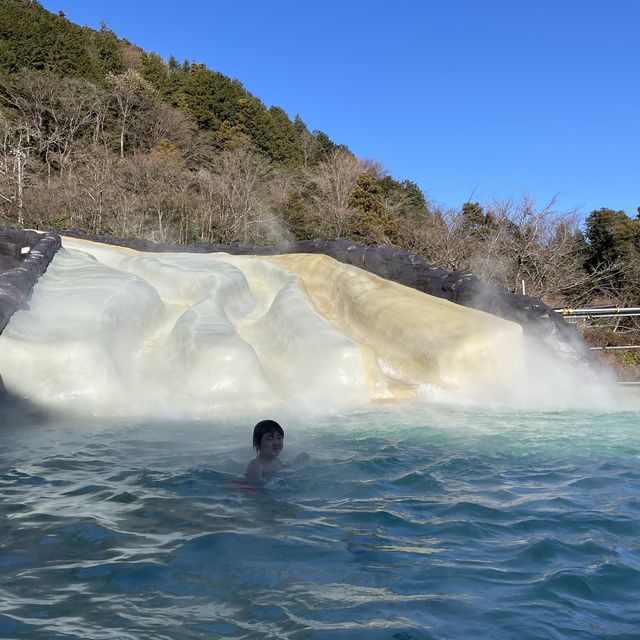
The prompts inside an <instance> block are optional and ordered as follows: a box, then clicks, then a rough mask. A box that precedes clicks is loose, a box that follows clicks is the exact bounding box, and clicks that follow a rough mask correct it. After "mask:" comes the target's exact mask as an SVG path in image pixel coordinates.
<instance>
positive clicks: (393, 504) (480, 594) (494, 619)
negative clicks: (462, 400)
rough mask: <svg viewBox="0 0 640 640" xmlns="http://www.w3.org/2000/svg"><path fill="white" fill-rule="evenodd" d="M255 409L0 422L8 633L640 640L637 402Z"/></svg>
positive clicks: (130, 637) (34, 639)
mask: <svg viewBox="0 0 640 640" xmlns="http://www.w3.org/2000/svg"><path fill="white" fill-rule="evenodd" d="M263 417H271V416H259V418H263ZM275 417H277V416H275ZM253 421H255V420H250V419H240V418H235V419H233V420H229V421H225V420H220V421H219V422H218V423H204V422H190V423H158V422H156V423H130V422H127V421H119V422H104V421H102V422H98V421H95V420H83V421H80V420H78V419H69V418H63V417H59V418H49V419H47V420H39V419H37V418H31V419H30V420H26V421H25V420H21V419H18V418H15V419H12V420H10V421H9V424H4V425H3V426H2V427H1V428H0V429H1V431H0V433H1V435H2V442H3V447H2V450H1V451H0V499H1V500H0V527H1V528H0V637H2V638H7V639H13V638H16V639H21V638H29V639H30V640H40V639H42V640H44V639H46V640H58V639H60V640H62V639H65V640H66V639H76V638H77V639H94V638H95V639H112V638H113V639H123V640H134V639H135V640H138V639H140V640H142V639H144V640H147V639H154V640H156V639H165V638H166V639H167V640H180V639H183V638H194V639H195V638H207V639H209V638H247V639H248V638H265V639H266V638H273V639H275V638H295V639H306V638H309V639H314V640H321V639H322V640H323V639H329V638H356V639H357V638H363V639H364V638H367V639H368V638H376V639H378V638H390V639H396V640H410V639H427V638H438V639H447V640H455V639H458V638H492V639H502V638H509V639H511V638H514V639H518V640H523V639H527V638H531V639H533V638H535V639H540V638H554V639H555V638H567V639H576V638H599V639H600V638H616V639H622V638H636V639H637V638H640V606H639V604H638V603H639V602H640V435H639V425H640V413H638V412H611V413H605V412H602V413H596V412H587V411H584V412H579V411H576V412H524V411H509V410H489V409H478V408H466V409H455V408H451V407H447V406H433V405H431V406H428V405H417V404H416V405H410V406H407V407H405V408H403V409H398V408H397V407H382V408H379V409H375V410H371V411H362V412H356V413H351V414H347V415H337V416H331V417H325V418H322V419H317V418H316V419H313V420H308V421H303V420H301V419H297V420H296V419H289V420H283V426H285V429H286V440H285V452H284V454H283V457H284V458H285V459H286V458H287V457H289V458H290V459H292V458H293V457H294V455H295V454H296V453H297V452H298V451H300V450H305V451H307V452H308V453H310V455H311V457H312V462H311V463H310V464H309V465H307V466H306V467H304V468H301V469H290V470H288V471H286V472H285V473H284V474H283V475H282V476H281V477H280V478H278V479H277V480H276V482H274V485H273V486H271V487H269V488H268V489H267V490H265V491H264V492H261V493H256V494H253V493H247V492H244V491H242V490H240V489H238V488H237V487H236V486H235V485H234V482H233V481H234V479H235V478H236V477H237V476H238V475H239V474H241V473H242V471H243V470H244V467H245V465H246V463H247V461H248V460H249V458H250V457H251V455H252V453H251V450H250V438H251V429H252V422H253Z"/></svg>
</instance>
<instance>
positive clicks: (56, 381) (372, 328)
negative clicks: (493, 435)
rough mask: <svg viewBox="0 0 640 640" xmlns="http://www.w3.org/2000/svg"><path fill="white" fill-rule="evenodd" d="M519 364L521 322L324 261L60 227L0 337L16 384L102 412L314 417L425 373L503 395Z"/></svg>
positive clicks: (411, 387)
mask: <svg viewBox="0 0 640 640" xmlns="http://www.w3.org/2000/svg"><path fill="white" fill-rule="evenodd" d="M521 371H522V336H521V330H520V327H518V326H517V325H515V324H512V323H510V322H507V321H504V320H501V319H499V318H495V317H493V316H490V315H488V314H484V313H482V312H478V311H474V310H470V309H465V308H463V307H460V306H458V305H454V304H451V303H449V302H446V301H443V300H440V299H438V298H434V297H431V296H428V295H425V294H423V293H420V292H417V291H414V290H412V289H409V288H407V287H404V286H402V285H398V284H395V283H392V282H389V281H386V280H383V279H381V278H379V277H377V276H374V275H372V274H369V273H366V272H364V271H362V270H359V269H357V268H355V267H349V266H346V265H342V264H341V263H338V262H336V261H335V260H333V259H331V258H329V257H327V256H318V255H313V256H311V255H303V254H296V255H287V256H275V257H269V258H265V257H257V256H230V255H227V254H217V253H216V254H190V253H157V254H150V253H142V252H137V251H134V250H131V249H125V248H120V247H113V246H109V245H101V244H98V243H92V242H88V241H82V240H76V239H70V238H64V239H63V249H62V250H61V251H60V252H59V253H58V255H57V256H56V257H55V258H54V260H53V262H52V263H51V265H50V267H49V269H48V271H47V272H46V273H45V275H44V276H43V277H41V278H40V280H39V282H38V283H37V284H36V286H35V288H34V291H33V295H32V298H31V301H30V309H29V310H24V311H19V312H17V313H16V314H15V315H14V317H13V318H12V320H11V321H10V323H9V325H8V326H7V328H6V329H5V331H4V332H3V334H2V335H1V336H0V372H2V375H3V378H4V380H5V384H6V386H7V388H8V389H9V390H10V391H12V392H14V393H16V394H18V395H21V396H24V397H28V398H30V399H31V400H32V401H34V402H36V403H38V404H41V405H44V406H48V407H59V408H64V409H68V410H75V411H78V412H81V413H93V414H98V415H115V416H119V415H143V416H147V415H148V416H152V415H162V416H174V417H182V416H190V417H207V416H213V415H217V416H219V415H220V414H221V413H223V412H230V411H233V412H242V413H244V412H248V413H260V415H264V414H266V412H268V411H271V412H273V411H279V410H281V409H282V407H286V408H287V411H288V412H291V411H304V412H307V413H318V412H321V413H324V412H330V411H339V410H343V409H345V408H349V407H354V406H362V405H363V404H366V403H368V402H370V401H376V400H384V399H387V400H393V399H399V398H406V397H407V396H415V395H416V393H417V392H418V389H420V387H421V386H423V385H425V384H431V385H439V386H442V387H443V388H447V389H449V390H452V391H453V392H454V393H457V392H460V393H465V394H467V393H470V392H471V390H473V393H477V394H487V393H492V394H496V393H497V394H504V393H508V389H509V386H510V385H511V384H513V382H514V380H517V379H518V378H519V376H520V375H521Z"/></svg>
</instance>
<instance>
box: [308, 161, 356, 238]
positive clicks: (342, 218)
mask: <svg viewBox="0 0 640 640" xmlns="http://www.w3.org/2000/svg"><path fill="white" fill-rule="evenodd" d="M367 168H368V165H367V164H366V163H365V162H364V161H362V160H360V159H359V158H356V157H355V156H354V155H353V154H351V153H349V152H348V151H344V150H343V149H338V150H336V151H334V152H333V153H332V154H331V156H330V157H329V159H328V160H326V161H325V162H322V163H321V164H319V165H318V167H316V169H315V170H314V171H313V172H311V174H310V175H309V182H310V184H311V185H312V187H313V196H312V199H313V203H314V205H315V207H316V208H317V210H318V213H319V214H320V215H321V220H322V232H323V235H325V236H326V237H341V236H342V237H344V236H349V235H350V234H351V233H352V231H353V219H354V211H353V210H352V209H351V208H350V206H349V197H350V196H351V193H352V192H353V189H354V187H355V185H356V180H357V179H358V176H359V175H360V174H362V173H365V172H366V171H367Z"/></svg>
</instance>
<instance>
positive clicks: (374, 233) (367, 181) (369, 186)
mask: <svg viewBox="0 0 640 640" xmlns="http://www.w3.org/2000/svg"><path fill="white" fill-rule="evenodd" d="M349 206H350V207H351V208H352V209H354V210H355V211H356V229H355V235H357V236H362V237H364V239H365V240H366V241H368V242H381V241H382V242H384V241H388V240H391V239H392V238H393V237H394V236H395V235H396V232H397V222H396V220H395V219H394V218H393V217H392V216H390V215H388V213H387V211H386V210H385V206H384V201H383V191H382V187H381V185H380V181H379V180H378V179H377V178H376V177H375V176H373V175H371V174H370V173H362V174H361V175H360V176H358V178H357V180H356V186H355V187H354V189H353V191H352V192H351V196H350V197H349Z"/></svg>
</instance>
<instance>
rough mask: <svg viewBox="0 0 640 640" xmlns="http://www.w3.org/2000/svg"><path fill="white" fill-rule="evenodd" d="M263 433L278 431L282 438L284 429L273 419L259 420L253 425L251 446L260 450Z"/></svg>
mask: <svg viewBox="0 0 640 640" xmlns="http://www.w3.org/2000/svg"><path fill="white" fill-rule="evenodd" d="M265 433H279V434H280V435H281V436H282V437H283V438H284V429H283V428H282V427H281V426H280V425H279V424H278V423H277V422H276V421H275V420H260V422H258V424H257V425H256V426H255V427H253V448H254V449H255V450H256V451H258V452H259V451H260V442H261V441H262V436H263V435H264V434H265Z"/></svg>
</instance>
